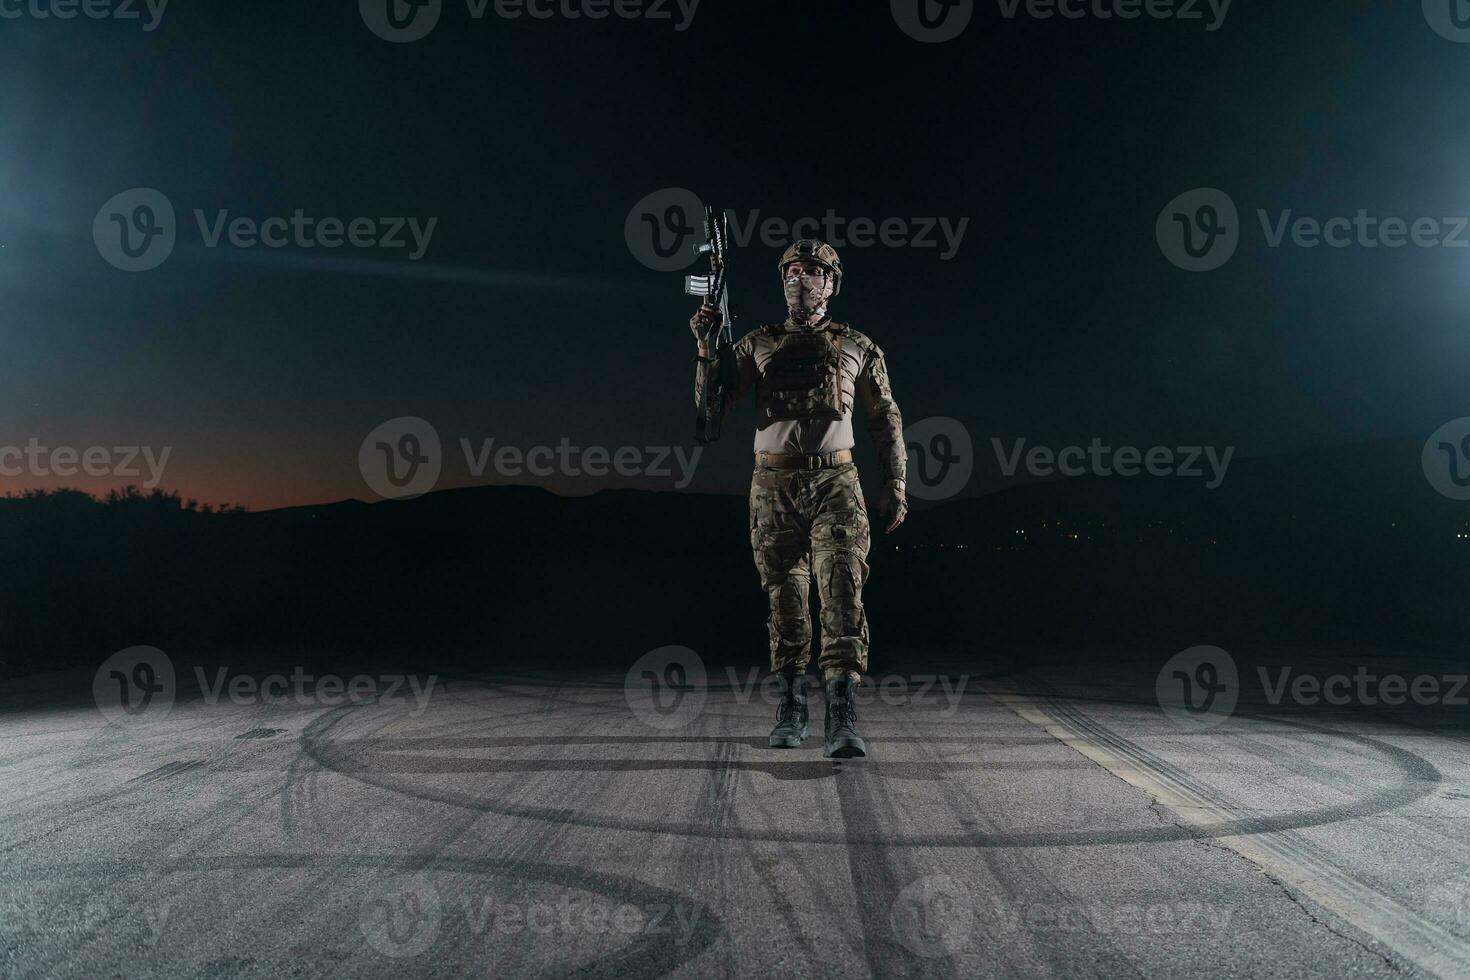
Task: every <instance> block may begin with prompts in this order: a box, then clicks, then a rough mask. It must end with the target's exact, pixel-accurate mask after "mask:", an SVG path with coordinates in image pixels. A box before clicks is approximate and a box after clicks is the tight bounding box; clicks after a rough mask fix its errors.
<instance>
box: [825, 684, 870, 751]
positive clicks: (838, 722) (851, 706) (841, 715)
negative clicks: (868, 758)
mask: <svg viewBox="0 0 1470 980" xmlns="http://www.w3.org/2000/svg"><path fill="white" fill-rule="evenodd" d="M856 686H857V682H856V681H854V680H853V679H852V678H851V677H834V678H832V679H831V680H830V681H828V682H827V744H826V745H824V746H823V747H822V755H824V756H826V757H827V758H829V759H856V758H860V757H862V756H865V755H867V754H868V747H867V746H866V745H864V744H863V740H862V738H861V737H859V736H858V733H857V727H856V725H857V705H856V704H855V703H854V701H853V688H854V687H856Z"/></svg>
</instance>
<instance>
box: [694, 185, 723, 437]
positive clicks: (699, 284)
mask: <svg viewBox="0 0 1470 980" xmlns="http://www.w3.org/2000/svg"><path fill="white" fill-rule="evenodd" d="M704 238H705V240H704V241H703V242H702V243H700V244H697V245H695V246H694V252H695V254H696V255H708V256H709V270H710V271H709V275H707V276H685V277H684V291H685V292H686V293H688V294H689V295H691V296H702V297H704V305H705V306H709V307H713V308H714V309H715V310H717V311H718V312H719V328H718V331H717V332H716V333H714V335H713V336H711V337H710V338H709V339H710V341H711V344H710V347H711V349H712V351H713V352H714V354H715V355H716V356H717V357H719V355H720V354H721V353H722V352H724V351H727V350H728V349H729V348H730V346H731V345H732V344H733V343H734V342H735V341H734V336H735V335H734V332H733V330H732V327H731V320H732V318H731V316H730V289H729V283H728V280H727V272H728V263H729V252H728V247H729V240H730V239H729V220H728V218H727V217H726V215H725V212H724V211H723V210H721V211H718V212H716V211H715V209H714V208H710V207H707V208H705V209H704ZM719 360H720V361H722V362H728V360H729V359H728V358H723V357H721V358H719ZM726 366H727V365H726V364H725V363H721V364H720V365H719V366H718V367H719V369H718V370H714V371H710V370H706V371H705V372H703V374H702V376H701V377H702V381H701V384H700V386H699V390H698V392H697V395H698V398H699V414H698V415H697V416H695V419H694V438H695V440H696V441H698V442H699V443H700V445H709V444H710V443H712V442H715V441H716V440H718V439H719V438H720V425H721V423H722V422H723V421H724V417H725V402H726V397H727V394H728V392H727V388H728V384H727V380H726V378H727V374H728V372H727V371H726V370H725V368H726ZM706 367H707V368H708V367H709V365H706Z"/></svg>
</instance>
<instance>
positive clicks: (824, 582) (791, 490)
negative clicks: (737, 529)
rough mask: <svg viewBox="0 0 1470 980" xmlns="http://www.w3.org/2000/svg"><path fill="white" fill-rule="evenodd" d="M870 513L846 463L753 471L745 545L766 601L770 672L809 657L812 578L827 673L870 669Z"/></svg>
mask: <svg viewBox="0 0 1470 980" xmlns="http://www.w3.org/2000/svg"><path fill="white" fill-rule="evenodd" d="M869 540H870V536H869V531H868V511H867V508H866V507H865V506H864V505H863V491H862V488H861V487H859V485H858V473H857V467H856V466H855V465H854V464H852V463H846V464H844V465H842V466H835V467H831V468H828V469H821V470H774V469H765V468H762V467H757V468H756V471H755V476H754V478H753V479H752V480H751V485H750V545H751V548H752V549H753V550H754V551H755V564H756V567H757V568H758V569H760V574H761V587H762V588H764V589H765V590H766V596H767V597H768V598H769V599H770V602H771V619H770V633H771V670H773V671H780V670H790V669H798V670H804V669H805V668H806V665H807V663H808V662H809V661H810V660H811V656H812V652H811V644H812V623H811V615H810V613H809V612H808V611H807V597H808V595H809V594H810V587H811V580H812V579H813V578H815V579H816V580H817V595H818V597H819V598H820V599H821V607H822V656H821V659H820V661H819V665H820V666H821V667H822V669H823V670H824V671H825V670H855V671H858V672H859V673H862V672H865V671H866V670H867V669H868V618H867V616H866V615H865V614H864V613H863V583H864V582H865V581H867V578H868V563H867V561H865V559H866V558H867V557H868V544H869Z"/></svg>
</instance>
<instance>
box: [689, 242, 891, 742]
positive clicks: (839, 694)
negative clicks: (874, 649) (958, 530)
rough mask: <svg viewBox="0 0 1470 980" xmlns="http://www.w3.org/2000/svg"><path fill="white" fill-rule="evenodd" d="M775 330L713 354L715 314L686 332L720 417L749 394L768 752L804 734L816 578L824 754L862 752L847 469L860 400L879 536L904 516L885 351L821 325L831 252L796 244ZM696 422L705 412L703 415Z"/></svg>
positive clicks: (862, 660)
mask: <svg viewBox="0 0 1470 980" xmlns="http://www.w3.org/2000/svg"><path fill="white" fill-rule="evenodd" d="M779 268H780V274H781V282H782V285H783V287H784V289H785V293H786V308H787V317H786V322H785V323H780V324H774V325H769V326H763V327H761V328H760V329H758V330H753V331H751V332H750V333H748V334H746V335H745V336H744V337H742V338H741V339H740V341H739V342H738V343H736V344H735V345H734V346H733V347H722V348H720V349H718V350H713V351H712V350H711V348H710V338H711V337H712V336H715V335H716V331H717V330H718V328H719V325H720V312H719V310H718V309H717V308H716V307H714V306H711V305H709V304H708V303H706V304H705V305H703V306H701V307H700V308H699V311H698V312H697V313H696V314H695V315H694V317H693V319H691V320H690V321H689V326H690V328H691V329H692V330H693V332H694V336H695V339H696V340H697V341H698V343H699V357H698V363H697V366H696V368H695V371H696V376H695V391H696V396H695V397H696V398H698V397H699V396H698V394H697V393H698V392H699V391H707V392H712V391H713V390H714V388H715V385H713V384H710V385H705V384H703V382H704V381H705V379H706V378H709V379H711V380H715V379H719V380H720V381H721V382H722V383H723V384H724V386H725V392H726V402H725V404H726V405H727V406H728V405H730V404H732V403H733V402H735V401H736V400H737V399H739V398H740V396H742V395H743V394H745V393H746V392H748V391H750V390H751V389H752V388H754V389H755V401H756V433H755V475H754V477H753V478H752V480H751V486H750V543H751V547H752V549H753V550H754V551H755V563H756V567H757V568H758V569H759V570H760V578H761V586H762V587H763V588H764V589H765V591H766V595H767V597H768V598H769V599H770V603H771V618H770V635H771V671H772V672H773V673H774V674H775V675H776V677H777V679H778V681H779V684H780V694H781V703H780V707H779V709H778V711H777V716H776V727H775V728H774V729H772V730H771V737H770V745H771V747H772V748H796V747H797V746H799V745H800V744H801V742H802V740H803V739H804V738H806V736H807V703H806V688H805V673H806V667H807V663H808V662H809V661H810V660H811V639H812V626H811V616H810V614H809V613H808V607H807V599H808V596H809V594H810V585H811V580H812V579H813V578H815V579H816V583H817V595H818V596H819V597H820V599H821V610H822V611H821V623H822V655H821V659H820V660H819V665H820V666H821V668H822V676H823V679H824V681H825V685H826V695H827V717H826V725H825V728H826V739H825V745H824V748H823V754H824V755H826V756H828V757H830V758H838V759H846V758H852V757H855V756H862V755H866V754H867V748H866V746H865V745H864V744H863V740H862V738H860V737H859V736H858V733H857V730H856V721H857V715H856V712H855V710H854V705H853V689H854V687H855V686H856V685H857V684H858V683H860V682H861V680H862V674H863V671H865V670H866V669H867V666H868V621H867V617H866V615H865V614H864V612H863V602H862V596H863V583H864V582H865V581H866V580H867V577H868V565H867V561H866V560H865V559H866V558H867V555H868V545H869V531H868V513H867V508H866V507H865V506H864V504H863V492H862V489H861V487H860V486H859V485H858V473H857V467H856V466H855V465H854V463H853V458H852V447H853V432H852V416H853V406H854V404H855V401H856V399H857V396H861V397H862V401H863V408H864V412H863V418H864V421H865V423H866V427H867V429H868V432H869V433H870V434H871V435H872V437H873V441H874V443H875V444H876V445H877V449H878V458H879V460H880V464H879V465H880V466H881V468H882V476H883V491H882V496H881V498H880V500H879V502H878V508H877V509H878V513H879V515H880V516H881V517H882V518H883V520H884V521H886V522H887V531H893V530H894V529H895V528H897V527H898V526H899V525H900V524H902V523H903V519H904V516H905V515H906V514H907V513H908V504H907V502H906V500H905V495H904V474H905V468H906V459H905V456H906V450H905V448H904V442H903V418H902V417H901V416H900V415H899V411H898V405H897V404H896V403H895V402H894V400H893V392H892V390H891V389H890V388H889V385H888V368H887V365H886V364H885V363H884V360H883V352H882V351H881V350H879V349H878V346H877V345H876V344H874V343H873V342H872V341H871V340H869V339H868V338H867V337H866V336H864V335H863V334H861V333H858V332H857V331H856V330H854V329H852V328H851V327H849V326H848V325H847V324H844V323H837V322H835V321H833V320H832V319H830V318H829V317H828V315H827V304H828V302H829V301H830V300H831V299H833V298H834V297H835V296H837V295H838V293H840V292H841V291H842V261H841V259H839V258H838V256H837V251H836V250H835V249H833V248H832V246H830V245H828V244H826V243H824V242H819V241H813V240H804V241H799V242H797V243H796V244H795V245H792V246H791V247H790V248H788V249H787V250H786V252H785V254H783V255H782V256H781V261H780V265H779ZM699 409H700V411H702V412H706V413H712V412H713V407H712V405H710V404H706V405H700V406H699Z"/></svg>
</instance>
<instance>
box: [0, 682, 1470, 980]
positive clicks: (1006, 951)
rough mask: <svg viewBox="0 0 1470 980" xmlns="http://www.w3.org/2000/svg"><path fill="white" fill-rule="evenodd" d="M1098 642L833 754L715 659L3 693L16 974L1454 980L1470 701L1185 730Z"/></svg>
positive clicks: (864, 718) (1466, 855)
mask: <svg viewBox="0 0 1470 980" xmlns="http://www.w3.org/2000/svg"><path fill="white" fill-rule="evenodd" d="M1103 662H1104V661H1102V660H1100V659H1097V658H1095V657H1092V656H1086V657H1074V658H1072V659H1071V660H1069V661H1068V665H1067V666H1066V668H1065V669H1063V668H1060V667H1058V666H1057V665H1056V664H1051V665H1050V666H1047V665H1045V664H1043V665H1040V666H1036V667H1035V668H1034V669H1028V670H1027V671H1009V672H1008V671H995V672H991V673H990V674H989V675H988V676H977V675H973V674H972V675H968V676H966V675H964V674H963V672H962V671H961V670H960V669H959V668H958V667H954V668H951V672H950V673H946V674H945V675H944V677H943V680H942V681H940V680H938V679H933V680H931V679H929V678H927V676H925V675H923V674H921V673H913V674H908V675H907V676H906V679H905V680H904V681H902V682H900V681H899V680H897V679H895V678H889V679H888V680H886V681H884V682H883V683H882V684H881V685H879V686H877V687H870V688H867V689H865V699H864V701H862V702H861V703H860V708H859V724H860V728H861V730H862V733H863V734H864V735H865V736H866V737H867V738H868V739H869V741H870V745H871V754H870V756H869V757H868V758H866V759H862V760H850V761H846V762H841V763H836V762H833V761H829V760H824V759H823V758H822V755H821V740H820V721H821V707H820V700H819V699H817V700H815V701H814V711H813V715H814V719H813V721H814V727H815V729H816V731H815V732H814V735H813V737H812V738H811V739H810V740H809V741H808V742H807V744H806V746H805V747H803V748H802V749H799V750H791V751H778V750H771V749H768V748H766V746H765V733H766V732H767V731H768V730H769V727H770V725H771V722H772V719H773V715H774V709H773V707H772V704H771V702H770V701H769V699H768V697H767V696H766V695H765V694H764V693H763V691H762V689H761V688H760V686H759V684H758V683H755V684H753V683H752V678H751V676H750V675H747V674H746V673H744V672H743V671H742V672H736V673H734V674H731V673H729V672H728V671H726V670H724V669H723V668H722V669H713V668H712V669H710V670H709V671H708V673H707V675H706V676H705V677H704V678H703V680H702V681H701V679H700V678H698V677H694V676H691V675H689V674H688V673H685V674H669V673H667V672H666V671H663V670H662V668H660V667H658V665H655V667H654V669H653V670H651V671H650V672H649V673H648V674H641V673H640V671H638V670H635V671H634V672H632V674H633V677H634V680H633V683H632V684H631V686H630V684H629V683H628V681H627V678H626V677H625V676H624V675H623V674H621V673H603V674H598V673H585V674H580V675H567V674H562V675H557V676H553V675H551V674H535V673H528V674H515V675H510V674H506V675H485V676H481V677H451V678H440V679H438V681H437V682H436V683H435V685H434V686H433V687H432V688H429V689H427V690H425V689H424V682H425V681H426V679H425V678H416V682H418V683H419V687H418V688H417V689H412V688H409V687H407V685H403V686H401V687H400V688H399V690H397V691H393V692H389V691H388V687H389V686H390V684H391V682H389V681H386V680H381V679H377V680H375V681H374V686H373V689H372V692H371V694H369V693H368V691H367V688H366V686H363V687H362V688H361V689H359V690H358V691H357V692H356V694H357V697H356V700H355V701H353V702H350V703H349V702H348V701H347V700H346V699H345V698H339V697H337V696H335V695H334V694H327V693H322V692H318V691H315V690H307V691H306V693H305V694H304V695H300V694H298V693H297V692H293V691H290V690H283V689H282V688H280V686H277V687H275V688H272V689H271V690H270V692H269V694H268V696H267V695H261V694H259V693H252V692H251V691H249V690H245V689H242V692H241V693H240V694H239V696H236V697H233V698H232V697H230V696H228V695H224V694H222V695H221V696H212V695H210V694H209V692H208V691H207V690H206V691H203V692H201V691H200V690H197V689H195V688H194V687H192V686H191V685H190V684H189V683H187V681H186V680H181V682H180V684H179V693H178V694H177V696H176V697H175V698H174V699H173V701H172V704H171V707H169V709H168V710H167V713H166V715H163V714H153V715H152V716H150V712H146V711H145V712H140V714H139V715H138V716H136V717H130V716H119V717H115V718H112V719H109V717H107V715H106V714H105V713H104V711H103V710H99V707H98V706H97V705H96V704H93V703H90V702H89V703H80V702H77V701H72V702H70V703H53V704H50V705H48V706H42V707H37V706H36V704H37V701H38V697H39V696H38V695H37V694H36V692H34V691H31V692H27V691H25V690H23V689H22V690H19V691H13V692H12V693H11V694H10V695H9V699H8V701H7V702H6V704H5V706H4V711H3V713H0V851H3V861H0V975H4V976H7V977H53V976H57V977H77V978H104V977H127V978H138V977H190V978H193V977H317V976H323V977H324V976H332V977H394V978H403V977H415V976H467V977H468V976H474V977H492V976H493V977H512V976H576V977H582V976H586V977H593V976H599V977H600V976H620V977H648V976H664V975H669V976H691V977H693V976H700V977H703V976H730V977H737V976H740V977H744V976H837V975H841V976H846V977H854V976H880V977H881V976H967V977H974V976H1043V977H1049V976H1058V977H1079V976H1081V977H1091V976H1096V977H1109V978H1113V977H1127V976H1148V977H1181V976H1201V977H1203V976H1209V977H1235V976H1238V977H1263V976H1271V977H1289V976H1303V977H1333V978H1339V977H1378V976H1382V977H1415V976H1436V975H1437V976H1466V975H1470V810H1467V799H1470V752H1467V744H1470V743H1467V741H1466V736H1465V730H1464V728H1465V726H1464V722H1463V720H1462V719H1460V717H1459V713H1462V712H1465V711H1467V710H1470V709H1466V708H1458V709H1456V708H1454V707H1451V706H1441V708H1440V709H1437V710H1428V709H1426V710H1425V711H1423V712H1417V713H1414V712H1411V713H1408V714H1405V713H1402V712H1400V713H1398V714H1395V713H1392V712H1389V713H1383V712H1377V711H1373V710H1361V706H1355V710H1340V711H1332V712H1323V711H1321V710H1307V709H1305V708H1294V707H1292V706H1290V705H1288V706H1282V705H1277V706H1275V707H1274V708H1272V709H1271V710H1262V709H1263V708H1265V707H1270V706H1263V705H1261V704H1256V703H1253V702H1252V701H1251V699H1250V698H1249V697H1244V698H1242V700H1241V704H1240V705H1238V706H1236V708H1235V710H1234V711H1233V713H1227V714H1223V715H1221V716H1219V717H1213V718H1211V717H1203V716H1198V717H1195V718H1194V719H1193V721H1192V720H1191V718H1188V717H1186V718H1183V719H1182V720H1181V719H1178V718H1175V717H1173V715H1171V714H1170V713H1168V712H1165V711H1163V710H1161V708H1160V706H1159V703H1158V701H1157V700H1156V698H1155V692H1154V691H1153V690H1151V689H1150V685H1148V684H1144V683H1143V682H1142V681H1137V680H1130V681H1128V682H1126V683H1125V682H1121V681H1110V682H1109V683H1107V684H1102V683H1098V682H1096V681H1094V680H1091V679H1090V678H1092V677H1095V676H1096V675H1097V674H1098V672H1099V670H1098V668H1097V667H1096V666H1093V667H1091V668H1089V667H1088V666H1087V665H1089V664H1092V665H1096V664H1099V663H1103ZM1152 666H1153V667H1157V663H1156V662H1155V663H1154V664H1153V665H1152ZM1324 669H1325V668H1324ZM1138 676H1139V677H1141V678H1144V679H1145V680H1151V678H1152V670H1150V671H1148V672H1145V673H1143V674H1139V675H1138ZM650 677H651V678H652V679H648V678H650ZM645 680H646V683H644V681H645ZM670 681H671V682H672V686H673V689H672V690H670V689H669V687H668V686H666V685H667V682H670ZM206 682H207V683H206V685H205V686H206V688H208V686H209V683H212V681H210V679H209V678H208V677H206ZM245 687H247V688H248V684H247V685H245ZM222 690H223V689H222ZM112 714H114V715H115V714H116V712H112ZM1196 722H1197V723H1196Z"/></svg>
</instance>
